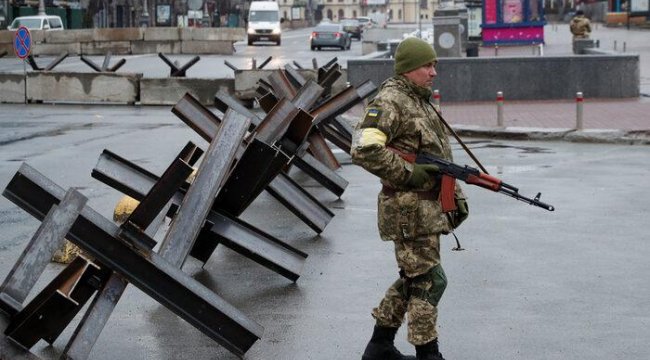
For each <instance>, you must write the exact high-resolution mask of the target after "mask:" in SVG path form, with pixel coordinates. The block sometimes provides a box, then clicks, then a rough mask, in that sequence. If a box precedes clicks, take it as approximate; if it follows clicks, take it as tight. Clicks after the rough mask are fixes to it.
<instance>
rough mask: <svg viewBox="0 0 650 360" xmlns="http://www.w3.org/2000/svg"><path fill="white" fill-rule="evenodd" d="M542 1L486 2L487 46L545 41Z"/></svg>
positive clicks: (484, 3) (504, 0) (484, 2)
mask: <svg viewBox="0 0 650 360" xmlns="http://www.w3.org/2000/svg"><path fill="white" fill-rule="evenodd" d="M545 24H546V20H545V19H544V6H543V1H542V0H483V24H481V28H482V36H481V37H482V39H483V45H528V44H540V43H543V42H544V25H545Z"/></svg>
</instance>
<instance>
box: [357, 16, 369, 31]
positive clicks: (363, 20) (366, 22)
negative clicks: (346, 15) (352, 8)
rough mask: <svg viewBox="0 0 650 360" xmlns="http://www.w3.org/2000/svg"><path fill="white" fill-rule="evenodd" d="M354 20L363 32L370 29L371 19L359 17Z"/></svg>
mask: <svg viewBox="0 0 650 360" xmlns="http://www.w3.org/2000/svg"><path fill="white" fill-rule="evenodd" d="M355 19H356V20H358V21H359V23H360V24H361V25H362V26H363V29H364V30H365V29H370V28H372V25H373V22H372V19H370V18H369V17H367V16H359V17H357V18H355Z"/></svg>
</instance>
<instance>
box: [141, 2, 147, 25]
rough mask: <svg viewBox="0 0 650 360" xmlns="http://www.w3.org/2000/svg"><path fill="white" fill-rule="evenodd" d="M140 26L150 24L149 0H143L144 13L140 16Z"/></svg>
mask: <svg viewBox="0 0 650 360" xmlns="http://www.w3.org/2000/svg"><path fill="white" fill-rule="evenodd" d="M140 26H144V27H147V26H149V5H148V4H147V0H142V15H141V17H140Z"/></svg>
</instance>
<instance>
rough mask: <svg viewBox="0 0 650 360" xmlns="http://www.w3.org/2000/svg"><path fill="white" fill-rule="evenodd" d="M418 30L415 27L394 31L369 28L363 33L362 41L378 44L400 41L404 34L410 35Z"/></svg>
mask: <svg viewBox="0 0 650 360" xmlns="http://www.w3.org/2000/svg"><path fill="white" fill-rule="evenodd" d="M415 30H418V28H417V27H410V28H394V29H382V28H371V29H366V30H364V31H363V34H362V35H361V36H362V39H363V41H370V42H378V41H385V40H393V39H396V40H402V39H403V38H404V34H410V33H412V32H414V31H415Z"/></svg>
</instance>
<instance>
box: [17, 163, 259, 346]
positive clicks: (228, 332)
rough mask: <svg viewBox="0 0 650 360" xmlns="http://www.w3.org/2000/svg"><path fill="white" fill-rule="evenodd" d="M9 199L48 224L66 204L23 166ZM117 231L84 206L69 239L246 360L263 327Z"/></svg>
mask: <svg viewBox="0 0 650 360" xmlns="http://www.w3.org/2000/svg"><path fill="white" fill-rule="evenodd" d="M4 195H5V197H7V198H8V199H9V200H11V201H12V202H14V203H15V204H16V205H18V206H20V207H21V208H23V210H25V211H27V212H28V213H30V214H31V215H33V216H35V217H36V218H37V219H43V217H44V216H45V214H46V213H47V212H48V211H49V209H50V208H51V207H52V206H53V205H55V204H57V203H59V202H60V201H61V199H62V198H63V196H64V190H63V189H62V188H61V187H60V186H58V185H56V184H55V183H54V182H52V181H51V180H49V179H47V178H46V177H44V176H43V175H41V174H40V173H38V172H37V171H36V170H34V169H33V168H31V167H30V166H29V165H26V164H23V165H22V166H21V168H20V169H19V171H18V172H17V173H16V175H15V176H14V177H13V178H12V179H11V181H10V182H9V184H8V185H7V188H6V189H5V191H4ZM118 232H119V228H118V227H117V226H116V225H115V224H113V223H112V222H111V221H109V220H107V219H106V218H104V217H103V216H101V215H100V214H98V213H97V212H96V211H94V210H93V209H92V208H90V207H89V206H85V207H84V208H83V209H82V211H81V215H80V216H79V217H78V218H77V221H75V223H74V225H73V226H72V229H71V230H70V233H68V239H69V240H70V241H72V242H74V243H75V244H77V245H78V246H79V247H81V248H82V249H83V250H84V251H86V252H88V253H89V254H90V255H91V256H93V257H94V258H95V259H96V260H97V261H99V262H100V263H101V264H104V265H106V266H107V267H108V268H110V269H112V270H113V271H116V272H118V273H120V274H121V275H123V276H124V277H125V278H126V279H127V280H128V281H129V282H130V283H132V284H134V285H135V286H137V287H138V288H140V289H141V290H142V291H143V292H145V293H146V294H148V295H149V296H151V297H152V298H154V299H155V300H156V301H158V302H160V303H161V304H162V305H164V306H165V307H167V308H168V309H170V310H171V311H172V312H174V313H175V314H177V315H178V316H180V317H182V318H183V319H184V320H186V321H187V322H188V323H190V324H191V325H193V326H194V327H196V328H197V329H198V330H200V331H202V332H203V333H204V334H206V335H207V336H209V337H210V338H212V339H213V340H215V341H217V342H218V343H219V344H221V345H222V346H224V347H225V348H227V349H228V350H230V351H231V352H233V353H234V354H236V355H238V356H243V355H244V354H245V353H246V351H247V350H248V349H249V348H250V347H251V346H252V345H253V344H254V343H255V341H257V340H258V339H259V338H260V337H261V335H262V332H263V329H262V327H261V326H260V325H259V324H257V323H255V322H254V321H252V320H250V319H248V318H247V317H246V316H245V315H244V314H242V313H241V312H239V311H238V310H237V309H236V308H234V307H233V306H232V305H230V304H228V303H227V302H226V301H224V300H223V299H221V298H220V297H219V296H217V295H216V294H215V293H214V292H212V291H211V290H209V289H207V288H206V287H205V286H203V285H201V284H200V283H198V282H197V281H196V280H194V279H193V278H192V277H190V276H189V275H187V274H185V273H183V272H182V271H181V270H180V269H178V268H176V267H174V266H172V264H170V263H169V262H168V261H166V260H164V259H163V258H162V257H161V256H159V255H158V254H156V253H155V252H151V251H145V250H143V249H137V250H136V249H134V248H133V247H132V246H130V245H129V244H127V243H126V242H124V241H122V240H119V239H118V238H117V236H118Z"/></svg>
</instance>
